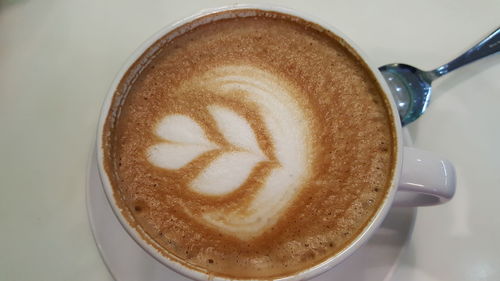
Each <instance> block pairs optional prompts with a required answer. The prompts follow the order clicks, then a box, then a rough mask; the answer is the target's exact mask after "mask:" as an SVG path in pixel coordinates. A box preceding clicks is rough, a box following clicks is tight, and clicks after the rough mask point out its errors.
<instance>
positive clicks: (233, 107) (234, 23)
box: [103, 10, 395, 279]
mask: <svg viewBox="0 0 500 281" xmlns="http://www.w3.org/2000/svg"><path fill="white" fill-rule="evenodd" d="M387 103H388V101H387V100H385V97H384V94H383V92H382V90H381V88H380V86H379V85H378V83H377V81H376V79H375V78H374V77H373V74H372V73H371V72H370V70H369V69H368V67H367V66H366V65H365V64H364V62H363V61H362V60H361V59H360V58H359V57H358V55H357V54H356V53H355V52H354V51H353V50H352V49H351V48H350V47H349V46H348V45H347V44H346V43H345V42H344V41H343V40H341V39H340V38H338V37H337V36H335V35H334V34H332V33H330V32H328V31H327V30H324V29H322V28H321V27H319V26H317V25H315V24H312V23H309V22H306V21H304V20H301V19H299V18H296V17H293V16H290V15H284V14H280V13H275V12H265V11H258V10H243V11H242V10H239V11H236V12H235V11H229V12H223V13H219V14H216V15H208V16H206V17H204V18H201V19H198V20H196V21H194V22H192V23H190V24H187V25H184V26H181V27H179V28H178V29H176V30H174V31H172V32H171V33H169V34H167V35H165V37H164V38H162V39H160V40H159V41H157V42H156V43H155V44H153V45H152V46H151V47H150V48H149V49H148V50H147V51H146V52H145V53H144V55H142V57H141V58H139V60H137V61H136V63H135V64H134V65H133V66H132V67H131V68H130V69H129V71H128V72H127V73H126V75H125V76H124V77H123V79H122V81H121V83H120V85H119V86H118V88H117V91H116V93H115V96H114V98H113V105H112V107H111V110H110V111H109V114H108V117H107V119H106V123H105V133H104V136H103V149H104V155H105V170H106V172H107V174H108V175H109V178H110V181H111V184H112V187H113V190H114V196H115V199H116V201H117V202H118V204H119V205H120V207H121V209H122V213H123V214H124V216H125V217H126V218H127V220H128V222H129V223H130V224H131V225H132V226H133V227H135V228H136V229H137V230H138V231H139V232H140V233H142V236H143V239H144V240H146V241H147V242H148V243H149V244H151V245H153V246H154V247H156V248H157V249H158V250H159V251H160V252H161V253H162V254H163V255H165V256H166V257H169V258H171V259H173V260H175V261H178V262H180V263H182V264H184V265H185V266H187V267H190V268H193V269H195V270H198V271H201V272H206V273H208V274H210V275H215V276H223V277H229V278H241V279H245V278H254V279H255V278H257V279H259V278H260V279H269V278H276V277H285V276H289V275H292V274H295V273H297V272H300V271H303V270H305V269H307V268H310V267H312V266H314V265H316V264H319V263H321V262H322V261H324V260H326V259H328V258H330V257H332V256H334V255H335V254H337V253H338V252H340V251H341V250H342V249H344V248H345V247H346V246H347V245H348V244H349V243H350V242H351V241H352V240H353V239H355V238H356V237H357V235H358V234H359V233H360V232H361V231H362V230H363V229H364V227H365V226H366V225H367V224H368V223H369V222H370V220H371V218H372V217H373V215H374V214H375V213H376V212H377V210H378V209H379V207H380V206H381V204H382V202H383V201H384V199H385V196H386V194H387V190H388V188H389V186H390V184H391V183H390V181H391V179H392V177H393V173H394V166H395V156H394V155H395V151H394V149H395V148H394V147H395V145H394V142H395V141H394V138H395V137H394V136H395V129H394V128H393V125H392V124H393V118H394V117H393V116H392V115H391V113H390V110H389V106H388V105H387Z"/></svg>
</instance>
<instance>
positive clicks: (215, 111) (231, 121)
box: [208, 105, 266, 158]
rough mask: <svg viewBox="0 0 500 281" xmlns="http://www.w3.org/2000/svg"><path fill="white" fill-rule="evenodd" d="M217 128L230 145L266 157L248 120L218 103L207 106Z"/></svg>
mask: <svg viewBox="0 0 500 281" xmlns="http://www.w3.org/2000/svg"><path fill="white" fill-rule="evenodd" d="M208 110H209V112H210V114H211V115H212V117H213V118H214V119H215V122H216V124H217V128H218V129H219V130H220V132H221V133H222V134H223V135H224V137H225V138H226V140H227V141H228V142H230V143H231V144H232V145H234V146H236V147H238V148H240V149H244V150H246V151H248V152H251V153H253V154H255V155H257V156H260V157H262V158H266V156H265V154H264V152H262V150H261V149H260V146H259V144H258V142H257V138H256V136H255V132H254V130H253V129H252V127H251V126H250V124H249V123H248V121H247V120H246V119H245V118H243V117H241V116H240V115H238V114H237V113H236V112H234V111H232V110H230V109H228V108H225V107H221V106H218V105H210V106H208Z"/></svg>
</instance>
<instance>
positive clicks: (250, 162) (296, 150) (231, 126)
mask: <svg viewBox="0 0 500 281" xmlns="http://www.w3.org/2000/svg"><path fill="white" fill-rule="evenodd" d="M193 79H196V81H195V80H193V81H189V82H188V84H190V85H192V84H193V82H194V84H196V85H197V87H203V88H204V89H208V90H210V91H212V92H214V93H217V94H218V95H221V96H226V97H229V98H234V97H235V95H236V96H237V100H238V101H240V102H242V103H245V102H247V103H248V102H250V103H252V104H253V105H256V106H257V108H258V110H259V113H260V114H261V118H262V120H263V121H264V123H265V124H264V125H265V128H266V129H267V132H268V134H269V137H270V139H271V141H272V145H273V147H274V153H275V157H276V159H277V160H278V164H279V165H278V166H277V167H275V168H273V169H272V171H271V172H270V173H269V175H267V176H266V177H265V178H263V179H262V185H261V186H260V187H259V189H258V191H257V192H256V193H255V194H253V196H252V199H251V200H250V201H249V203H248V204H242V206H239V207H238V208H237V209H231V210H224V209H220V210H216V211H212V212H205V213H203V214H202V216H195V215H194V214H193V217H194V218H196V219H197V220H198V221H199V222H201V223H203V224H206V225H209V226H212V227H216V228H217V229H219V230H220V231H222V232H225V233H227V234H231V235H234V236H236V237H238V238H240V239H242V240H247V239H251V238H254V237H256V236H258V235H259V234H260V233H261V232H262V231H264V230H265V229H267V228H268V227H270V226H272V225H274V224H275V223H276V221H277V220H278V218H279V217H280V215H281V214H282V212H283V211H284V209H285V208H286V207H287V206H288V205H289V204H290V202H291V201H292V200H293V199H294V198H295V195H297V193H298V192H299V191H300V187H301V186H302V185H303V183H304V181H305V180H306V179H307V176H308V174H309V169H310V161H309V157H310V154H311V151H312V148H311V145H310V141H309V136H310V132H309V127H310V124H309V121H308V119H307V116H306V114H305V113H304V112H303V110H302V109H301V107H300V105H299V104H298V103H297V101H296V100H295V99H294V98H293V97H292V96H291V95H290V93H289V92H290V89H291V87H290V86H288V85H286V84H285V83H284V81H280V80H279V78H277V77H276V76H275V75H273V74H272V73H269V72H266V71H263V70H260V69H258V68H256V67H253V66H224V67H219V68H216V69H213V70H210V71H208V72H207V73H205V74H204V75H203V76H201V77H198V78H193ZM208 111H209V113H210V114H211V115H212V117H213V119H214V120H215V122H216V126H217V129H218V130H219V131H220V133H221V134H222V135H223V136H224V138H225V139H226V140H227V142H229V143H230V144H231V145H233V146H234V147H232V148H225V147H219V146H217V145H216V144H214V143H212V142H211V141H209V140H208V138H207V136H206V135H205V133H204V132H203V129H202V128H201V127H200V126H199V125H198V124H197V123H196V122H195V121H193V120H192V119H190V118H189V117H187V116H184V115H179V114H174V115H168V116H166V117H165V118H164V119H163V120H162V121H161V122H160V123H159V124H158V125H157V128H156V134H157V135H158V136H159V137H161V138H162V139H164V140H165V142H162V143H159V144H155V145H153V146H151V147H150V149H149V150H148V159H149V161H150V162H151V163H152V164H154V165H156V166H158V167H161V168H164V169H170V170H174V169H179V168H181V167H183V166H184V165H186V164H188V163H189V162H190V161H192V160H194V159H195V158H196V157H198V156H200V155H202V154H203V153H205V152H208V151H211V150H215V149H218V150H221V151H222V153H221V154H220V155H219V156H218V157H217V158H215V159H214V160H213V161H212V162H211V163H209V164H208V165H207V167H205V168H204V169H203V170H202V171H201V173H200V174H198V175H197V176H196V177H195V179H194V180H193V181H191V182H190V183H189V188H191V189H192V190H193V191H195V192H199V193H201V194H205V195H211V196H222V195H225V194H228V193H230V192H232V191H235V190H236V189H238V188H240V187H241V186H242V185H243V184H244V183H245V182H246V181H247V180H248V177H249V176H250V175H251V172H252V170H253V169H254V168H255V166H256V165H257V164H258V163H259V162H262V161H269V160H268V157H267V156H266V155H265V154H264V152H263V151H262V149H261V147H260V145H259V143H258V141H257V138H256V136H255V132H254V131H253V129H252V127H251V126H250V124H249V122H248V121H247V120H246V119H245V118H244V117H243V116H240V115H239V114H237V113H236V112H234V111H233V110H231V109H229V108H227V107H224V106H222V105H217V104H213V105H209V106H208ZM186 211H187V212H188V213H190V212H189V210H186Z"/></svg>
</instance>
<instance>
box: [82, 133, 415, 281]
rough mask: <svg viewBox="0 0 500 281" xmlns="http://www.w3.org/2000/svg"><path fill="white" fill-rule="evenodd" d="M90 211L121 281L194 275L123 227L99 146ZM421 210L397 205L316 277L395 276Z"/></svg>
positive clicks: (90, 176) (90, 177) (183, 280)
mask: <svg viewBox="0 0 500 281" xmlns="http://www.w3.org/2000/svg"><path fill="white" fill-rule="evenodd" d="M403 138H404V143H405V144H406V145H410V146H411V143H412V142H411V138H410V136H409V133H408V130H407V129H406V128H404V129H403ZM87 211H88V216H89V221H90V226H91V228H92V233H93V235H94V239H95V242H96V244H97V248H98V249H99V252H100V254H101V257H102V259H103V260H104V263H105V264H106V266H107V268H108V270H109V272H110V273H111V275H112V276H113V278H114V279H115V280H116V281H137V280H142V281H160V280H162V281H164V280H176V281H177V280H178V281H189V280H191V279H189V278H187V277H184V276H183V275H180V274H178V273H176V272H175V271H172V270H170V269H169V268H168V267H166V266H164V265H163V264H161V263H159V262H158V261H156V260H155V259H154V258H153V257H151V256H150V255H149V254H148V253H147V252H145V251H144V250H143V249H142V248H141V247H140V246H139V245H138V244H137V243H136V242H135V241H134V240H133V239H132V238H131V237H130V236H129V235H128V233H127V232H126V231H125V229H124V228H123V227H122V225H121V224H120V222H119V221H118V219H117V218H116V217H115V215H114V213H113V211H112V209H111V206H110V205H109V202H108V200H107V198H106V195H105V194H104V190H103V187H102V183H101V180H100V177H99V172H98V170H97V157H96V152H95V151H93V154H92V157H91V160H90V163H89V166H88V171H87ZM416 214H417V210H416V208H392V209H391V210H390V211H389V213H388V215H387V217H386V218H385V220H384V221H383V223H382V225H381V226H380V227H379V228H378V229H377V231H376V232H375V233H374V235H373V236H372V237H371V238H370V240H368V242H367V243H366V244H365V245H363V246H362V247H361V248H359V249H358V250H357V251H356V252H355V253H354V254H353V255H351V256H350V257H349V258H347V259H346V260H345V261H343V262H342V263H341V264H339V265H337V266H336V267H334V268H333V269H331V270H329V271H327V272H325V273H323V274H322V275H319V276H317V277H316V278H313V279H311V280H312V281H327V280H328V281H331V280H387V279H389V278H390V277H391V275H392V273H393V271H394V269H395V268H396V267H397V266H398V260H399V255H400V253H401V251H402V249H403V248H404V246H405V245H406V243H407V242H408V240H409V239H410V236H411V233H412V230H413V225H414V221H415V218H416Z"/></svg>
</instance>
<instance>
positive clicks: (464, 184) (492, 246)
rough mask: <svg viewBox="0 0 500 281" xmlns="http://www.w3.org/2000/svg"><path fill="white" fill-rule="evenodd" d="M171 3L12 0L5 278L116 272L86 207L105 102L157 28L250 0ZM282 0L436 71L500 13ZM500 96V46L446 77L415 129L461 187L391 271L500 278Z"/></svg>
mask: <svg viewBox="0 0 500 281" xmlns="http://www.w3.org/2000/svg"><path fill="white" fill-rule="evenodd" d="M171 2H173V1H124V0H121V1H118V0H112V1H102V0H100V1H96V0H88V1H73V0H46V1H31V0H18V1H15V0H0V280H23V281H29V280H37V281H39V280H51V281H52V280H75V281H77V280H85V281H90V280H111V275H110V274H109V273H108V272H107V270H106V267H105V265H104V263H103V261H102V260H101V257H100V256H99V253H98V250H97V247H96V246H95V243H94V240H93V238H92V233H91V231H90V227H89V222H88V219H87V212H86V206H85V179H86V172H87V169H86V168H87V164H88V162H89V157H90V153H91V151H92V147H93V144H94V139H95V130H96V124H97V119H98V114H99V109H100V104H101V102H102V101H103V98H104V96H105V94H106V93H107V90H108V87H109V85H110V83H111V81H112V80H113V78H114V76H115V74H116V73H117V71H118V70H119V68H120V66H121V65H122V64H123V63H124V61H125V60H126V58H127V57H128V56H129V55H130V54H131V53H132V51H133V50H134V49H135V48H136V47H138V46H139V44H140V43H142V42H143V41H144V40H145V39H147V38H148V37H149V36H151V35H152V34H153V33H154V32H156V31H157V30H159V29H160V28H161V27H163V26H165V25H167V24H169V23H170V22H172V21H174V20H177V19H180V18H182V17H185V16H188V15H190V14H193V13H195V12H197V11H199V10H200V9H202V8H208V7H215V6H220V5H224V4H233V3H237V2H239V1H222V0H220V1H188V0H184V1H179V3H171ZM254 2H255V3H258V2H264V1H247V2H246V3H254ZM274 2H275V4H279V5H285V6H288V7H291V8H295V9H298V10H302V11H304V12H306V13H308V14H312V15H316V16H318V17H320V18H322V19H323V20H325V21H327V22H329V23H331V24H332V25H334V26H336V27H337V28H339V29H340V30H342V31H343V32H344V33H345V34H347V35H348V36H349V37H350V38H351V39H352V40H354V41H355V42H357V43H358V45H359V46H360V47H361V48H362V49H363V50H364V51H365V53H366V54H368V56H369V57H370V58H371V60H372V61H373V62H375V63H376V64H377V65H383V64H386V63H390V62H405V63H408V64H412V65H415V66H419V67H421V68H424V69H429V68H432V67H435V66H438V65H440V64H442V63H445V62H447V60H449V59H451V58H453V57H454V56H456V55H458V54H459V53H460V52H462V51H463V50H465V49H466V48H468V47H469V46H471V45H472V44H473V43H475V42H476V41H477V40H478V39H480V38H481V37H482V36H484V35H486V34H487V33H488V32H491V31H493V30H494V29H495V28H496V27H497V26H498V25H500V1H498V0H480V1H468V0H439V1H432V0H419V1H402V0H383V1H366V2H364V1H359V0H344V1H313V0H308V1H274ZM499 107H500V55H496V56H493V57H490V58H489V59H486V60H483V61H479V62H477V63H475V64H472V65H470V66H469V67H467V68H464V69H461V70H458V71H456V72H454V73H451V74H449V76H447V77H444V78H442V80H440V81H437V82H436V83H435V88H434V96H433V100H432V104H431V106H430V108H429V110H428V112H427V113H426V115H425V116H423V117H422V118H421V119H420V120H418V121H417V122H415V123H414V124H412V125H411V126H410V131H411V135H412V136H413V138H414V142H415V146H416V147H419V148H423V149H427V150H430V151H434V152H439V153H441V154H442V155H444V156H445V157H447V158H449V159H450V160H451V161H452V162H453V163H454V164H455V166H456V169H457V174H458V186H457V193H456V196H455V198H454V199H453V201H452V202H450V203H449V204H446V205H443V206H439V207H427V208H421V209H419V211H418V215H417V219H416V222H415V228H414V231H413V235H412V237H411V239H410V241H409V243H408V245H407V246H406V247H405V248H404V250H403V251H402V254H401V258H400V261H399V264H398V266H397V267H396V269H395V271H394V273H393V274H392V276H390V277H388V278H389V279H390V280H406V281H412V280H415V281H416V280H419V281H434V280H453V281H456V280H491V281H494V280H500V218H499V217H500V204H499V198H500V148H499V144H500V128H499V125H498V123H499V121H500V109H499Z"/></svg>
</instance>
